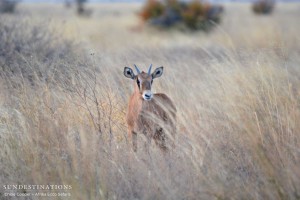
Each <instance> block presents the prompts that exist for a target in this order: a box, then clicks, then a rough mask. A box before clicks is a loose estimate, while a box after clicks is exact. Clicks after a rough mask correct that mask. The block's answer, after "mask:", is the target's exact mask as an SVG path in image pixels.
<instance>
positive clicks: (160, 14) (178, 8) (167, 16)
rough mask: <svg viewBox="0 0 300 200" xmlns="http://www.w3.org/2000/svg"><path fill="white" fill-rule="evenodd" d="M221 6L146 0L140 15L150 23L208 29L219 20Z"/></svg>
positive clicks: (194, 2)
mask: <svg viewBox="0 0 300 200" xmlns="http://www.w3.org/2000/svg"><path fill="white" fill-rule="evenodd" d="M222 12H223V7H222V6H218V5H212V4H209V3H203V2H200V1H197V0H195V1H192V2H189V3H187V2H179V1H177V0H166V1H164V2H161V1H157V0H148V1H147V3H146V5H145V6H144V8H143V9H142V11H141V12H140V17H141V18H142V20H144V21H145V22H149V24H151V25H157V26H161V27H172V26H174V25H177V24H183V25H184V26H185V27H186V28H188V29H191V30H208V29H210V28H211V27H212V26H213V25H215V24H216V23H219V22H220V18H221V13H222Z"/></svg>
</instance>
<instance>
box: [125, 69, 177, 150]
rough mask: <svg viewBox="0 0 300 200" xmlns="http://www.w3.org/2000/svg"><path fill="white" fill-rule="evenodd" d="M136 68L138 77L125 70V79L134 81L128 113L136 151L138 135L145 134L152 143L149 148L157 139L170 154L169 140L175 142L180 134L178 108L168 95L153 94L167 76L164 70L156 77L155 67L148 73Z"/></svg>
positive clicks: (157, 70)
mask: <svg viewBox="0 0 300 200" xmlns="http://www.w3.org/2000/svg"><path fill="white" fill-rule="evenodd" d="M134 67H135V69H136V71H137V74H134V72H133V70H132V69H131V68H129V67H125V68H124V75H125V77H127V78H130V79H132V80H134V82H133V83H134V92H133V94H132V95H131V97H130V99H129V103H128V110H127V125H128V135H129V137H131V138H132V144H133V150H134V151H135V152H136V151H137V134H139V133H142V134H144V135H145V136H146V138H147V140H148V142H147V144H150V143H151V140H152V139H154V141H155V143H156V145H158V146H159V147H160V148H161V150H163V151H166V150H167V149H168V148H167V145H166V140H167V139H171V138H170V137H172V136H174V134H175V131H176V108H175V106H174V104H173V102H172V101H171V99H170V98H169V97H168V96H167V95H165V94H163V93H156V94H153V93H152V91H151V87H152V84H153V80H154V79H155V78H158V77H160V76H161V75H162V74H163V67H159V68H157V69H155V70H154V72H153V73H152V74H151V68H152V65H150V67H149V69H148V72H147V73H145V72H144V71H143V72H141V71H140V69H139V68H138V67H137V66H136V65H134ZM172 140H173V139H172ZM147 146H148V145H147Z"/></svg>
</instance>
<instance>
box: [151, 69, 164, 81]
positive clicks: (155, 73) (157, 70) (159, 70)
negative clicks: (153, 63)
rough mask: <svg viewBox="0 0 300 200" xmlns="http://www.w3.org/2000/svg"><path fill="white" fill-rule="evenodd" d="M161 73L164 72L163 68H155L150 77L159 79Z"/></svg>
mask: <svg viewBox="0 0 300 200" xmlns="http://www.w3.org/2000/svg"><path fill="white" fill-rule="evenodd" d="M163 71H164V67H163V66H161V67H158V68H156V69H155V70H154V72H153V73H152V75H151V76H152V79H155V78H158V77H160V76H161V75H162V74H163Z"/></svg>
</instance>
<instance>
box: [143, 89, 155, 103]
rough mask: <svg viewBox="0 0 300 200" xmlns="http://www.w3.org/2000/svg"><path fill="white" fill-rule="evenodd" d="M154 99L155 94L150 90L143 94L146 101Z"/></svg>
mask: <svg viewBox="0 0 300 200" xmlns="http://www.w3.org/2000/svg"><path fill="white" fill-rule="evenodd" d="M152 97H153V94H152V92H151V91H150V90H146V91H144V92H143V98H144V100H146V101H150V100H151V99H152Z"/></svg>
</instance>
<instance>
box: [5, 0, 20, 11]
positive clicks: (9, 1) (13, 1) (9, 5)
mask: <svg viewBox="0 0 300 200" xmlns="http://www.w3.org/2000/svg"><path fill="white" fill-rule="evenodd" d="M18 2H19V1H17V0H0V13H13V12H15V9H16V5H17V3H18Z"/></svg>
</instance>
